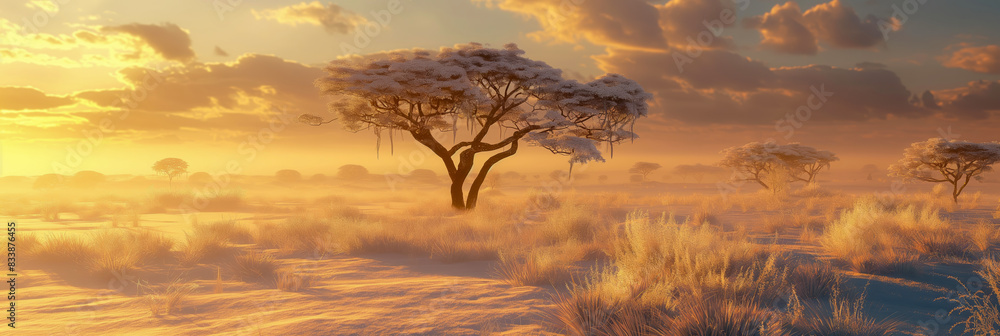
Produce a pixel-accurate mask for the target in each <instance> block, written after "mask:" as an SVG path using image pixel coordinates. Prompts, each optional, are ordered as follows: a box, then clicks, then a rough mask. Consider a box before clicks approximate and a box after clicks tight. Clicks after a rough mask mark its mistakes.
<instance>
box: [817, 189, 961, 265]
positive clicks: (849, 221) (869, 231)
mask: <svg viewBox="0 0 1000 336" xmlns="http://www.w3.org/2000/svg"><path fill="white" fill-rule="evenodd" d="M820 243H821V244H822V245H823V247H824V248H825V249H826V251H827V252H828V253H830V254H831V255H833V256H834V257H835V258H837V259H839V260H841V261H843V262H845V263H846V264H848V265H849V266H850V267H851V268H852V269H854V270H855V271H858V272H862V273H880V274H886V273H900V272H914V271H916V270H917V269H918V268H919V265H920V260H921V259H923V258H928V257H957V256H963V255H964V254H965V251H966V250H967V247H968V240H967V239H966V237H964V236H963V235H962V234H961V233H960V232H958V231H956V230H953V229H952V226H951V223H950V222H948V221H947V220H944V219H942V218H941V217H940V216H939V215H938V212H937V211H936V210H932V209H930V208H927V207H924V208H918V207H917V206H916V205H913V204H910V205H899V204H888V203H885V202H880V201H879V200H877V199H875V198H865V199H862V200H860V201H858V202H857V203H856V204H855V205H854V207H853V208H851V209H849V210H846V211H844V212H843V213H842V214H841V216H840V218H839V219H838V220H837V221H835V222H833V223H832V224H830V226H829V227H828V228H827V229H826V232H825V233H824V235H823V237H822V238H821V239H820Z"/></svg>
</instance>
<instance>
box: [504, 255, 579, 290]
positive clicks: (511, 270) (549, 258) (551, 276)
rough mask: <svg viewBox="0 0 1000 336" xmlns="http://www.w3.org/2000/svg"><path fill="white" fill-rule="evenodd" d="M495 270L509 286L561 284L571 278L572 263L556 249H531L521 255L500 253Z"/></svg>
mask: <svg viewBox="0 0 1000 336" xmlns="http://www.w3.org/2000/svg"><path fill="white" fill-rule="evenodd" d="M496 272H497V273H498V275H499V276H500V277H501V278H503V279H504V280H505V281H506V282H507V284H509V285H511V286H515V287H517V286H541V285H553V286H557V285H562V284H565V283H567V282H569V281H570V280H572V276H573V273H572V265H571V264H569V263H567V262H566V261H565V260H560V258H559V256H558V255H557V254H556V251H552V250H544V249H543V250H531V251H530V252H528V253H525V254H522V255H513V256H512V255H505V254H500V263H499V264H498V265H497V268H496Z"/></svg>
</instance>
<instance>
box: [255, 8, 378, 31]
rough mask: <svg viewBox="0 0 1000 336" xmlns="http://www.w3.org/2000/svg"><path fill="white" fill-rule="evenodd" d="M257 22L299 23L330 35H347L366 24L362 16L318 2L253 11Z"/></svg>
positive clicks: (293, 24) (292, 24)
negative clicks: (317, 27)
mask: <svg viewBox="0 0 1000 336" xmlns="http://www.w3.org/2000/svg"><path fill="white" fill-rule="evenodd" d="M253 15H254V17H256V18H257V19H258V20H260V19H266V20H272V21H277V22H278V23H281V24H286V25H291V26H295V25H298V24H300V23H304V24H311V25H315V26H321V27H324V28H325V29H326V31H327V32H328V33H330V34H334V33H340V34H347V33H350V32H352V31H354V29H355V28H356V27H357V26H358V25H361V24H365V23H367V22H368V20H367V19H365V18H364V17H363V16H361V15H358V14H356V13H354V12H351V11H349V10H347V9H344V8H343V7H340V6H338V5H336V4H333V3H330V4H328V5H326V6H323V4H322V3H320V2H319V1H313V2H308V3H307V2H303V3H300V4H296V5H291V6H288V7H281V8H278V9H267V10H263V11H260V12H257V11H256V10H254V11H253Z"/></svg>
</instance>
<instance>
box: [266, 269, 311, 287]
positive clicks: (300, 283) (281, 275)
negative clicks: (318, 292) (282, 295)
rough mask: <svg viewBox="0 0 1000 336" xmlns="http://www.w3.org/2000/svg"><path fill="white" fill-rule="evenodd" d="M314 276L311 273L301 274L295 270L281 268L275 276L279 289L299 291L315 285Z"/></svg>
mask: <svg viewBox="0 0 1000 336" xmlns="http://www.w3.org/2000/svg"><path fill="white" fill-rule="evenodd" d="M313 282H314V280H313V277H312V276H311V275H304V274H299V273H297V272H294V271H287V270H281V271H279V272H278V274H277V276H276V277H275V285H277V287H278V289H279V290H282V291H285V292H298V291H301V290H303V289H309V288H311V287H312V286H313Z"/></svg>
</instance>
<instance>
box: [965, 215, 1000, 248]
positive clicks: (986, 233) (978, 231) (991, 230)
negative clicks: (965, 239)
mask: <svg viewBox="0 0 1000 336" xmlns="http://www.w3.org/2000/svg"><path fill="white" fill-rule="evenodd" d="M969 237H970V238H972V245H973V246H975V247H976V250H977V251H979V252H980V253H985V252H987V251H989V250H990V249H991V248H992V247H993V245H994V244H996V242H997V239H998V238H1000V232H997V227H996V225H993V224H992V223H990V222H988V221H985V220H980V221H979V222H977V223H976V225H975V226H973V227H972V230H970V232H969Z"/></svg>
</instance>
